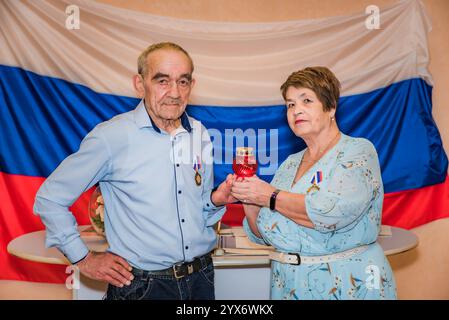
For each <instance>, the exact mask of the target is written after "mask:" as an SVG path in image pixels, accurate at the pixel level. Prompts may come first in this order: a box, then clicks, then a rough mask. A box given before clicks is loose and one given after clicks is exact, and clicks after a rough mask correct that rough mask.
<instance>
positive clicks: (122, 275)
mask: <svg viewBox="0 0 449 320" xmlns="http://www.w3.org/2000/svg"><path fill="white" fill-rule="evenodd" d="M76 266H77V267H78V268H79V270H80V272H81V273H82V274H83V275H85V276H86V277H88V278H91V279H94V280H100V281H105V282H108V283H110V284H112V285H114V286H116V287H123V286H125V285H127V286H129V285H130V284H131V281H132V280H133V279H134V276H133V274H132V273H131V272H130V271H131V270H132V268H131V266H130V265H129V263H128V262H126V260H125V259H123V258H122V257H119V256H117V255H115V254H112V253H110V252H101V253H100V252H89V253H88V255H87V256H86V257H85V258H84V259H83V260H81V261H80V262H78V263H77V264H76Z"/></svg>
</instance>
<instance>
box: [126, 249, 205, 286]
mask: <svg viewBox="0 0 449 320" xmlns="http://www.w3.org/2000/svg"><path fill="white" fill-rule="evenodd" d="M211 263H212V256H211V253H210V252H209V253H207V254H205V255H204V256H201V257H197V258H195V259H194V260H193V261H190V262H180V263H177V264H174V265H173V266H171V267H170V268H167V269H163V270H156V271H144V270H140V271H141V273H146V274H148V275H159V276H173V277H175V278H176V279H181V278H183V277H185V276H188V275H190V274H192V273H194V272H198V271H199V270H201V269H204V268H206V267H207V266H208V265H209V264H211ZM135 269H136V268H135Z"/></svg>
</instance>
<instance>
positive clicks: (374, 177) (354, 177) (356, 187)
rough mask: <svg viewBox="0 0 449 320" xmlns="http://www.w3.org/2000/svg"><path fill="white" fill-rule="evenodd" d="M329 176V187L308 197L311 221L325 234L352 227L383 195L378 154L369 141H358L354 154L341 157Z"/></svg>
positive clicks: (307, 206) (352, 147) (348, 151)
mask: <svg viewBox="0 0 449 320" xmlns="http://www.w3.org/2000/svg"><path fill="white" fill-rule="evenodd" d="M329 175H330V176H329V181H328V183H327V185H323V187H322V188H321V189H320V190H314V191H312V192H310V193H307V194H306V196H305V205H306V211H307V214H308V216H309V219H310V220H311V221H312V222H313V224H314V227H315V229H316V230H318V231H320V232H323V233H326V232H332V231H335V230H339V229H341V228H344V227H346V226H348V225H350V224H352V223H353V222H355V221H356V220H358V219H359V218H361V216H362V215H363V214H364V213H366V212H367V211H368V208H369V207H370V206H371V205H372V203H373V200H374V199H375V198H376V195H377V194H378V193H379V192H382V193H383V187H382V178H381V175H380V166H379V160H378V157H377V152H376V150H375V148H374V146H373V145H372V144H371V143H370V142H369V141H368V140H366V139H358V140H357V142H356V143H355V144H354V145H352V146H351V149H350V150H346V151H345V152H344V153H340V154H339V156H338V159H337V162H336V167H335V168H334V169H333V170H331V171H330V174H329Z"/></svg>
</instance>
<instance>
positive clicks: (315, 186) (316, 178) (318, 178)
mask: <svg viewBox="0 0 449 320" xmlns="http://www.w3.org/2000/svg"><path fill="white" fill-rule="evenodd" d="M321 181H323V172H322V171H317V172H315V174H314V175H313V177H312V180H310V183H311V184H312V185H311V186H310V187H309V189H307V193H309V192H310V191H312V190H316V191H318V190H320V187H319V186H318V184H319V183H320V182H321Z"/></svg>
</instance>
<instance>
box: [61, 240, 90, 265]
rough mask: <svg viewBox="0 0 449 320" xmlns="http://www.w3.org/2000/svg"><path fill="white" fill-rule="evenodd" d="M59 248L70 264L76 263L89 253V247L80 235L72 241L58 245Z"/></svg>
mask: <svg viewBox="0 0 449 320" xmlns="http://www.w3.org/2000/svg"><path fill="white" fill-rule="evenodd" d="M59 250H60V251H61V252H62V254H63V255H64V256H65V257H66V258H67V259H68V260H69V261H70V263H71V264H76V263H78V262H79V261H81V260H83V259H84V258H85V257H86V256H87V254H88V253H89V248H88V247H87V246H86V244H85V243H84V242H83V240H81V238H80V237H77V238H75V239H74V240H73V241H71V242H69V243H67V244H66V245H64V246H62V247H59Z"/></svg>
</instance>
